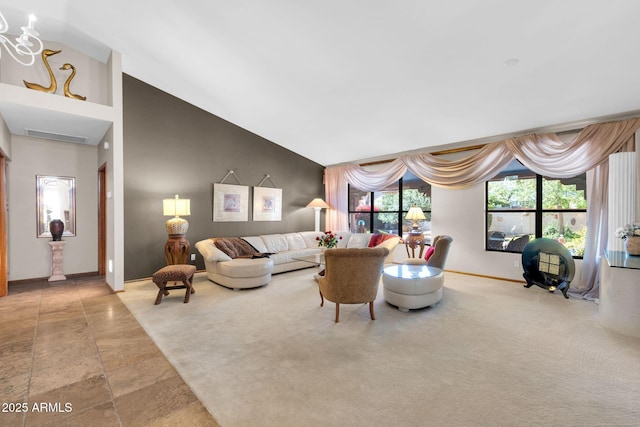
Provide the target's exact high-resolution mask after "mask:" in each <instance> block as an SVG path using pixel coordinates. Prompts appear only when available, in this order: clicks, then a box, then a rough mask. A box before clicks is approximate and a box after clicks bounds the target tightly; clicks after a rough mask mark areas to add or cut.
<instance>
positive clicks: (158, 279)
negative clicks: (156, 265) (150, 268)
mask: <svg viewBox="0 0 640 427" xmlns="http://www.w3.org/2000/svg"><path fill="white" fill-rule="evenodd" d="M195 272H196V266H195V265H187V264H177V265H167V266H166V267H163V268H161V269H160V270H158V271H156V272H155V273H153V283H155V284H156V286H157V287H158V289H159V290H158V296H157V297H156V302H155V305H158V304H160V302H161V301H162V296H163V295H169V290H170V289H186V290H187V291H186V294H185V296H184V303H185V304H186V303H188V302H189V296H191V294H194V293H195V292H196V290H195V289H193V286H192V284H191V282H192V280H193V275H194V273H195ZM167 282H182V283H183V284H182V285H178V284H176V285H174V286H167Z"/></svg>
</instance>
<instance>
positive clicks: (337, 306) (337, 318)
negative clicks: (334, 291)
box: [336, 303, 340, 323]
mask: <svg viewBox="0 0 640 427" xmlns="http://www.w3.org/2000/svg"><path fill="white" fill-rule="evenodd" d="M339 322H340V304H339V303H336V323H339Z"/></svg>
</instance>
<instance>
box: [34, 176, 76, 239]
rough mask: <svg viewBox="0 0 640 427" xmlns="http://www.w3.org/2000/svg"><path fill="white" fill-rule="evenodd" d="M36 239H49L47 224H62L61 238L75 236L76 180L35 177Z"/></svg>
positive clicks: (58, 177)
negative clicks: (57, 221)
mask: <svg viewBox="0 0 640 427" xmlns="http://www.w3.org/2000/svg"><path fill="white" fill-rule="evenodd" d="M36 178H37V184H36V187H37V193H38V199H37V205H38V218H37V221H38V228H37V230H38V237H51V232H50V231H49V223H50V222H51V221H52V220H54V219H59V220H62V222H63V223H64V233H63V234H62V235H63V236H75V235H76V179H75V178H72V177H68V176H40V175H38V176H37V177H36Z"/></svg>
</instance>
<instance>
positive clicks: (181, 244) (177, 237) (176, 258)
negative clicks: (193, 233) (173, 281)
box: [164, 234, 191, 265]
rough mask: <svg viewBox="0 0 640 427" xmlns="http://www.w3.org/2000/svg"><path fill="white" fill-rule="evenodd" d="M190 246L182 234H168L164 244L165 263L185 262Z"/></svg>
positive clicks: (186, 261)
mask: <svg viewBox="0 0 640 427" xmlns="http://www.w3.org/2000/svg"><path fill="white" fill-rule="evenodd" d="M190 250H191V246H189V242H188V241H187V237H186V235H184V234H170V235H169V240H167V243H165V245H164V256H165V258H166V260H167V265H176V264H187V263H188V258H189V253H190Z"/></svg>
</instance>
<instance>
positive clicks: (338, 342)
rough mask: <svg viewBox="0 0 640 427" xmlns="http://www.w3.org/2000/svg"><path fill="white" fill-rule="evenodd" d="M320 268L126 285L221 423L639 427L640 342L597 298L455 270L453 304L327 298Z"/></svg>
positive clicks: (135, 306) (127, 299) (450, 289)
mask: <svg viewBox="0 0 640 427" xmlns="http://www.w3.org/2000/svg"><path fill="white" fill-rule="evenodd" d="M313 273H314V270H313V269H308V270H302V271H297V272H292V273H285V274H280V275H277V276H274V279H273V282H272V283H270V284H269V285H268V286H266V287H263V288H258V289H254V290H243V291H235V292H234V291H231V290H229V289H225V288H223V287H220V286H218V285H215V284H212V283H211V282H209V281H207V280H206V278H205V277H204V275H203V274H202V273H198V274H197V275H196V280H195V281H194V283H195V287H196V289H197V292H196V293H195V294H194V295H193V296H192V297H191V302H189V304H183V302H182V300H183V297H184V293H183V291H172V295H170V296H169V297H165V298H164V299H163V302H162V304H161V305H159V306H154V305H153V302H154V299H155V295H156V293H157V288H156V287H155V286H154V285H153V283H151V282H150V281H140V282H133V283H128V284H127V285H126V292H124V293H121V294H119V295H120V297H121V299H122V301H123V302H124V303H125V304H126V305H127V307H129V309H130V310H131V311H132V312H133V314H134V315H135V316H136V318H137V319H138V320H139V322H140V323H141V324H142V326H143V327H144V328H145V329H146V331H147V332H148V333H149V335H150V336H151V337H152V338H153V339H154V341H155V342H156V343H157V344H158V347H160V349H161V350H162V351H163V352H164V354H165V355H166V357H167V358H168V359H169V360H170V361H171V362H172V363H173V365H174V366H175V367H176V369H177V370H178V371H179V372H180V374H181V375H182V377H183V378H184V379H185V381H186V382H187V383H188V384H189V385H190V386H191V388H192V389H193V390H194V392H195V393H196V394H197V396H198V397H199V398H200V400H201V401H202V402H203V404H204V405H205V406H206V407H207V408H208V410H209V411H210V412H211V413H212V414H213V416H214V417H215V418H216V419H217V420H218V421H219V422H220V423H221V425H222V426H225V427H231V426H640V340H638V339H633V338H626V337H622V336H618V335H615V334H613V333H609V332H607V331H606V330H604V329H602V328H601V327H600V326H599V325H598V323H597V315H598V306H597V305H596V304H594V303H593V302H588V301H582V300H578V299H575V298H572V299H569V300H565V299H564V298H563V297H562V295H561V294H560V293H556V294H551V293H548V292H547V291H545V290H543V289H540V288H537V287H534V288H531V289H525V288H524V287H522V285H521V284H518V283H512V282H504V281H498V280H490V279H483V278H477V277H473V276H466V275H460V274H454V273H446V279H445V290H444V297H443V299H442V301H441V302H440V303H439V304H437V305H436V306H435V307H433V308H427V309H422V310H415V311H411V312H409V313H402V312H400V311H398V310H397V309H395V308H394V307H392V306H390V305H389V304H387V303H386V302H385V301H384V298H383V296H382V288H381V289H380V292H379V293H378V299H377V300H376V303H375V310H376V317H377V320H375V321H371V320H370V319H369V310H368V306H367V305H344V306H341V310H340V311H341V320H340V323H338V324H335V323H334V322H333V319H334V313H335V305H334V304H333V303H330V302H329V303H326V304H325V307H323V308H320V307H319V303H320V298H319V296H318V290H317V289H318V288H317V285H316V283H315V282H314V281H313V279H312V275H313Z"/></svg>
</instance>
